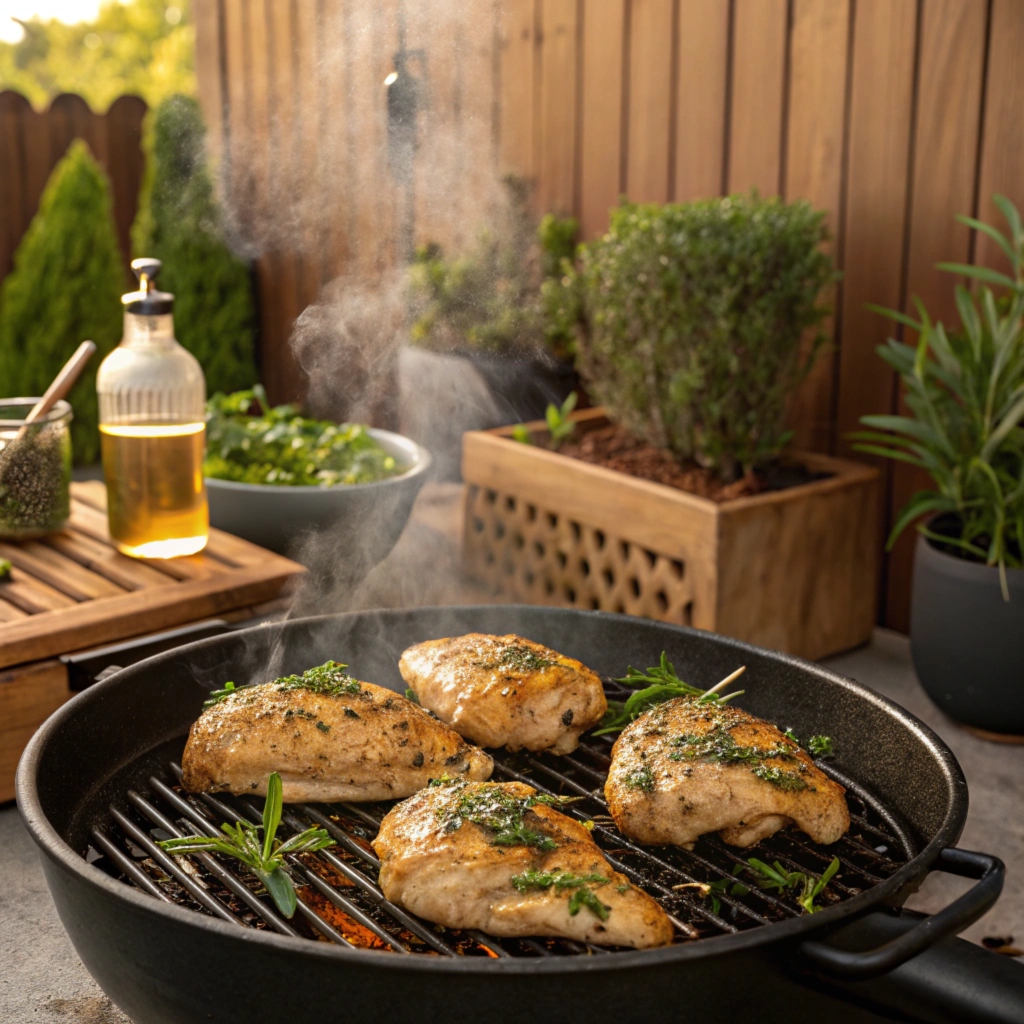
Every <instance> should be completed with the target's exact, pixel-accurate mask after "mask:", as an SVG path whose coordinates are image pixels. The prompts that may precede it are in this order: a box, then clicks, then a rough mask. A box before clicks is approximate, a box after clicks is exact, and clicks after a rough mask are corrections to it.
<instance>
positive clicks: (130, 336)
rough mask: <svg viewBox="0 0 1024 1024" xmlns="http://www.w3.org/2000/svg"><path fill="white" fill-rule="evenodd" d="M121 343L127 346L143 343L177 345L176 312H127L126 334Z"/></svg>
mask: <svg viewBox="0 0 1024 1024" xmlns="http://www.w3.org/2000/svg"><path fill="white" fill-rule="evenodd" d="M121 344H122V345H124V346H127V347H135V346H142V345H155V346H167V347H170V346H172V345H176V344H177V342H176V341H175V339H174V314H173V313H165V314H162V315H161V316H143V315H142V314H140V313H125V315H124V336H123V337H122V339H121Z"/></svg>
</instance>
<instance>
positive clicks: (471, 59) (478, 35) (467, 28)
mask: <svg viewBox="0 0 1024 1024" xmlns="http://www.w3.org/2000/svg"><path fill="white" fill-rule="evenodd" d="M498 15H499V9H498V5H497V4H496V3H494V2H493V0H477V2H476V3H474V4H469V5H467V6H466V7H465V8H464V9H463V20H464V28H463V49H464V55H463V60H462V65H463V86H462V118H463V129H462V137H463V140H464V145H465V154H466V155H465V172H466V173H465V187H464V188H463V189H462V190H461V191H462V197H461V198H462V210H461V216H460V220H461V221H462V223H463V225H464V227H463V244H465V243H466V242H467V241H472V240H473V239H475V238H476V236H477V235H478V234H479V232H480V229H481V227H482V226H483V225H484V223H485V221H486V220H488V219H489V214H490V212H491V210H492V209H493V203H494V198H495V195H494V191H495V190H494V186H495V182H496V179H497V164H496V157H497V151H496V149H495V143H496V142H497V134H496V133H497V116H498V108H497V103H498V95H497V92H496V85H497V83H496V80H495V79H496V76H495V70H496V59H497V52H496V43H497V38H498V30H499V23H498Z"/></svg>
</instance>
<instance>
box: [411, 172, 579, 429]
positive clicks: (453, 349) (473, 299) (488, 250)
mask: <svg viewBox="0 0 1024 1024" xmlns="http://www.w3.org/2000/svg"><path fill="white" fill-rule="evenodd" d="M504 186H505V197H504V198H505V201H504V204H503V206H502V208H501V209H500V210H499V211H498V215H497V216H496V217H495V220H494V222H493V223H492V224H491V225H490V226H489V227H488V229H487V230H486V231H485V232H483V233H482V234H481V235H480V237H479V238H478V239H477V241H476V244H475V245H474V246H473V247H471V248H470V249H469V250H468V251H467V252H464V253H460V254H454V255H446V254H445V253H443V252H442V251H441V249H440V247H439V246H437V245H428V246H424V247H422V248H420V249H419V250H418V251H417V253H416V257H415V259H414V261H413V263H412V265H411V266H410V268H409V285H410V288H409V295H410V301H411V305H412V313H413V322H412V325H411V328H410V338H411V341H412V343H413V344H414V345H415V346H417V347H418V348H420V349H425V350H427V351H430V352H434V353H439V354H446V355H456V356H460V357H462V358H464V359H468V360H469V361H470V362H471V363H473V365H474V366H475V367H476V369H477V370H478V371H479V373H480V374H481V375H482V377H483V378H484V379H485V380H486V382H487V384H488V386H489V387H490V388H491V390H492V392H494V393H495V394H496V397H497V398H498V405H499V407H500V408H502V409H503V410H506V411H507V412H508V414H509V415H508V416H507V417H506V418H505V419H504V422H514V421H515V419H516V418H519V419H534V418H540V417H541V416H543V415H544V410H545V408H546V406H547V403H548V402H549V401H551V400H553V399H557V400H558V401H562V400H563V399H564V398H565V397H566V395H567V394H568V393H569V392H570V391H571V390H572V388H573V386H574V383H575V380H574V374H573V369H572V361H571V358H572V334H571V332H567V331H565V330H563V325H562V324H560V323H559V322H558V321H557V320H556V319H555V318H554V317H553V316H552V315H551V311H550V310H549V308H548V300H547V297H546V292H545V290H544V289H545V285H546V283H547V282H548V281H549V280H550V279H552V278H554V277H556V276H557V275H559V274H560V273H561V265H562V261H563V260H564V259H567V258H569V257H571V256H572V252H573V248H574V247H575V243H576V235H577V232H578V230H579V228H578V224H577V222H576V221H575V220H574V219H572V218H559V217H555V216H553V215H552V214H548V215H546V216H545V217H544V218H543V219H542V220H541V221H540V223H539V225H538V223H537V221H536V219H535V218H534V216H533V214H532V212H531V210H530V204H529V200H530V187H529V185H528V184H527V183H526V182H524V181H523V180H522V179H520V178H516V177H515V176H511V175H510V176H508V177H506V178H505V180H504ZM491 425H497V424H491Z"/></svg>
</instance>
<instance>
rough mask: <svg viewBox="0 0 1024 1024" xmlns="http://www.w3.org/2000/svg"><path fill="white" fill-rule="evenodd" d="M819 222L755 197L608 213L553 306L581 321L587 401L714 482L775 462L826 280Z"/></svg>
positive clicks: (816, 337) (808, 356)
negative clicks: (605, 226) (706, 471)
mask: <svg viewBox="0 0 1024 1024" xmlns="http://www.w3.org/2000/svg"><path fill="white" fill-rule="evenodd" d="M826 238H827V231H826V228H825V222H824V214H822V213H819V212H816V211H815V210H813V209H812V208H811V207H810V206H809V205H808V204H807V203H806V202H794V203H784V202H782V201H781V200H779V199H777V198H771V199H766V198H761V197H760V196H758V195H757V194H756V193H751V194H749V195H733V196H728V197H725V198H716V199H707V200H701V201H698V202H692V203H683V204H668V205H664V206H660V205H657V204H644V205H638V204H635V203H628V202H624V203H623V204H622V205H621V206H619V207H617V208H616V209H615V210H613V211H612V217H611V226H610V228H609V231H608V233H607V234H606V235H605V236H604V237H603V238H600V239H597V240H595V241H593V242H590V243H588V244H586V245H582V246H580V249H579V258H578V269H576V270H575V271H572V272H571V273H567V274H566V275H565V276H564V277H563V278H562V279H560V280H559V281H558V282H557V287H556V291H558V292H560V297H559V296H554V297H552V305H554V306H556V307H559V308H560V309H561V310H562V314H561V315H562V318H563V320H564V321H565V324H566V325H568V323H569V322H570V321H571V320H572V319H573V317H576V318H577V319H578V320H579V321H580V323H581V329H580V331H579V338H578V349H577V351H578V356H577V368H578V369H579V371H580V374H581V376H582V377H583V380H584V382H585V384H586V386H587V390H588V392H589V394H590V396H591V398H592V399H594V400H595V401H597V402H600V403H601V404H602V405H604V406H605V407H606V408H607V409H608V412H609V415H610V416H611V417H612V418H613V419H614V420H616V421H617V422H619V423H621V424H622V425H623V426H624V427H626V428H627V429H628V430H630V431H631V432H632V433H634V434H636V435H637V436H639V437H642V438H643V439H644V440H646V441H648V442H649V443H651V444H653V445H655V446H657V447H659V448H667V449H669V450H671V451H672V452H673V453H674V454H675V455H677V456H678V457H679V458H681V459H687V460H695V461H696V462H698V463H699V464H700V465H703V466H706V467H709V468H711V469H714V470H715V471H716V472H717V474H718V475H719V476H720V477H721V478H722V479H723V480H726V481H729V480H735V479H737V478H738V477H739V476H740V475H741V474H743V473H745V472H747V471H749V470H752V469H753V468H755V467H756V466H758V465H760V464H763V463H765V462H769V461H771V460H772V459H773V458H775V457H776V456H777V455H778V454H779V453H780V451H781V450H782V448H783V447H784V445H785V444H786V443H787V441H788V440H789V438H790V436H791V435H790V431H788V430H787V429H786V427H785V422H784V421H785V413H786V403H787V399H788V398H789V396H790V395H791V394H792V393H793V391H794V389H795V388H796V387H797V385H798V384H799V383H800V381H801V380H802V379H803V378H804V377H805V376H806V374H807V373H808V371H809V370H810V368H811V365H812V363H813V361H814V358H815V355H816V354H817V352H818V350H819V348H820V346H821V344H822V343H823V341H824V336H823V335H822V334H821V333H820V331H818V332H816V333H814V334H813V335H812V338H811V341H810V343H808V342H807V340H806V336H807V334H808V332H809V331H812V330H813V329H814V328H817V327H818V326H819V325H820V324H821V322H822V320H823V319H824V317H825V315H826V313H827V310H826V308H825V307H824V306H823V305H822V304H821V303H820V296H821V292H822V289H823V288H824V287H825V286H826V285H827V284H828V283H829V282H831V281H833V280H834V279H835V276H836V275H835V274H834V272H833V269H832V262H831V260H830V259H829V257H828V256H826V255H825V254H824V253H823V252H822V249H821V244H822V242H824V241H825V239H826Z"/></svg>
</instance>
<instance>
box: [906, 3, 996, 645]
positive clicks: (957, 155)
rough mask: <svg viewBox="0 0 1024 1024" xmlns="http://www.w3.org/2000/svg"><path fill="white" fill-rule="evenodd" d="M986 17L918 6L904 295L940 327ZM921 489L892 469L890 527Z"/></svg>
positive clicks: (973, 152)
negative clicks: (944, 267) (915, 299)
mask: <svg viewBox="0 0 1024 1024" xmlns="http://www.w3.org/2000/svg"><path fill="white" fill-rule="evenodd" d="M986 17H987V4H983V3H977V2H975V0H925V2H924V4H923V7H922V15H921V27H920V34H921V37H920V65H919V66H920V77H919V83H918V101H917V102H918V109H917V122H916V132H915V138H914V177H913V182H912V184H911V188H912V202H911V212H910V224H909V232H910V235H909V241H910V244H909V262H908V267H907V293H908V296H913V295H917V296H920V297H921V299H922V300H923V302H924V303H925V305H926V306H927V307H928V311H929V315H930V316H931V317H932V318H933V319H936V320H939V319H941V320H944V321H945V322H946V323H947V324H949V323H955V322H956V303H955V301H954V298H953V287H954V285H955V283H956V280H955V278H953V277H952V276H951V275H950V274H946V273H943V272H942V271H940V270H937V269H936V267H935V264H936V263H937V262H939V261H940V260H955V261H958V262H967V261H968V260H969V259H970V232H969V231H968V229H967V228H966V227H964V226H963V225H962V224H960V223H959V222H958V221H957V220H956V219H955V216H956V214H957V213H970V212H971V211H972V209H973V206H974V192H975V173H976V169H977V163H978V144H979V128H980V113H981V87H982V76H983V70H984V69H983V66H982V62H983V59H984V54H985V29H986ZM927 486H930V484H929V478H928V477H927V476H926V475H925V474H924V473H923V472H921V471H918V470H915V469H914V468H913V467H911V466H906V465H904V464H902V463H898V464H896V465H895V466H894V467H893V476H892V497H891V504H890V512H889V515H890V521H895V517H896V516H897V515H898V514H899V512H900V510H901V509H902V507H903V506H904V505H905V504H906V502H907V501H908V500H909V498H910V496H911V495H912V494H913V493H914V492H915V491H917V490H920V489H921V488H923V487H927ZM915 539H916V536H915V534H914V531H910V530H908V531H906V532H905V533H904V534H903V536H902V537H901V538H900V540H899V542H898V543H897V545H896V547H895V548H894V549H893V552H892V555H891V556H890V558H889V582H888V596H887V598H886V623H887V624H888V625H889V626H891V627H892V628H894V629H898V630H901V631H903V632H906V630H907V629H908V627H909V625H910V583H911V572H912V567H913V558H914V542H915Z"/></svg>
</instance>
